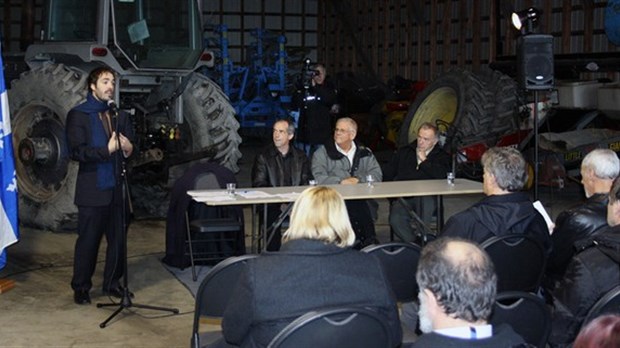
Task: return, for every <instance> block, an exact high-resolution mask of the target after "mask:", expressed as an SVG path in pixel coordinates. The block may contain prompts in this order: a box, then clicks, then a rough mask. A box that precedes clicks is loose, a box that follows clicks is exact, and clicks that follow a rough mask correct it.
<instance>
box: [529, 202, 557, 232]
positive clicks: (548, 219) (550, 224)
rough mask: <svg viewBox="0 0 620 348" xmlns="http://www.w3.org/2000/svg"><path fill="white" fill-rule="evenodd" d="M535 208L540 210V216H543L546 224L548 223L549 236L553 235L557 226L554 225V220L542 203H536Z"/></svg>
mask: <svg viewBox="0 0 620 348" xmlns="http://www.w3.org/2000/svg"><path fill="white" fill-rule="evenodd" d="M534 208H535V209H536V210H538V212H539V213H540V215H542V217H543V218H544V219H545V222H546V223H547V228H548V229H549V234H552V233H553V228H554V227H555V224H554V223H553V220H551V217H550V216H549V214H547V211H546V210H545V207H544V206H543V205H542V203H540V201H536V202H534Z"/></svg>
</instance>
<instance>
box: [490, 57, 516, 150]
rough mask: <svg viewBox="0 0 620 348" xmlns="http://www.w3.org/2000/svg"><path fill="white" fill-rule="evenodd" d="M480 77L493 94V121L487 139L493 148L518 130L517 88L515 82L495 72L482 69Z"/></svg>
mask: <svg viewBox="0 0 620 348" xmlns="http://www.w3.org/2000/svg"><path fill="white" fill-rule="evenodd" d="M481 77H482V79H483V80H484V81H485V83H486V84H487V89H488V90H490V91H494V92H495V97H494V102H495V109H494V113H493V121H492V122H491V125H490V129H489V133H488V137H487V145H489V146H493V145H495V144H496V143H497V141H498V140H499V138H500V137H501V136H503V135H505V134H508V133H512V132H515V131H517V130H519V117H518V112H517V108H518V102H519V95H518V93H519V88H518V87H517V82H516V81H515V80H513V79H512V78H511V77H510V76H508V75H505V74H502V73H501V72H499V71H497V70H492V69H488V68H487V69H483V70H482V71H481Z"/></svg>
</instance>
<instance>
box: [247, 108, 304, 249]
mask: <svg viewBox="0 0 620 348" xmlns="http://www.w3.org/2000/svg"><path fill="white" fill-rule="evenodd" d="M294 135H295V125H294V124H293V121H292V120H291V119H281V120H277V121H276V122H275V123H274V124H273V143H271V144H269V145H267V146H266V147H265V148H264V149H263V151H262V152H261V153H259V154H258V155H257V156H256V159H255V160H254V166H253V167H252V186H253V187H280V186H299V185H306V184H308V181H309V180H310V179H311V177H312V174H311V173H310V163H309V161H308V158H307V157H306V154H305V153H304V152H303V151H301V150H299V149H297V148H295V147H294V146H292V145H291V140H292V139H293V136H294ZM284 207H285V206H284ZM282 208H283V206H282V205H280V204H270V205H269V208H268V209H267V226H271V224H273V222H274V221H275V220H276V219H277V217H278V215H280V212H281V209H282ZM280 236H281V234H280V228H279V227H278V228H277V229H276V230H275V231H274V233H273V236H272V237H271V241H270V242H269V244H268V245H267V250H269V251H276V250H279V249H280V243H281V242H280Z"/></svg>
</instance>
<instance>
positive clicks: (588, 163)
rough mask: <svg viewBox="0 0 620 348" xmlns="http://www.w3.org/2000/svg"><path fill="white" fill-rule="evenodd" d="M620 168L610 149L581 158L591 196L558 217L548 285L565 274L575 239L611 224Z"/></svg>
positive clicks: (592, 152) (552, 239) (548, 287)
mask: <svg viewBox="0 0 620 348" xmlns="http://www.w3.org/2000/svg"><path fill="white" fill-rule="evenodd" d="M619 171H620V160H618V156H617V155H616V153H615V152H613V151H612V150H609V149H596V150H593V151H591V152H590V153H588V154H587V155H586V156H585V157H584V158H583V161H582V162H581V182H582V183H583V188H584V191H585V194H586V197H587V198H588V199H587V200H586V202H585V203H582V204H579V205H577V206H575V207H573V208H571V209H568V210H566V211H563V212H562V213H560V215H558V218H557V219H556V221H555V228H554V229H553V234H552V235H551V241H552V242H553V251H552V252H551V255H550V256H549V261H548V262H547V272H546V279H545V287H546V288H547V289H549V290H552V289H553V286H554V285H553V283H554V282H556V281H558V280H559V279H561V278H562V276H563V275H564V271H566V266H568V263H569V262H570V259H571V257H572V256H573V255H574V254H575V243H579V242H580V241H583V240H586V239H588V238H589V237H591V236H592V235H593V234H594V233H595V232H596V231H597V230H599V229H600V228H602V227H607V202H608V196H609V191H610V189H611V185H612V184H613V182H614V179H615V178H616V177H617V176H618V172H619Z"/></svg>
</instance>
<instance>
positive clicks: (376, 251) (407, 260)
mask: <svg viewBox="0 0 620 348" xmlns="http://www.w3.org/2000/svg"><path fill="white" fill-rule="evenodd" d="M362 251H363V252H365V253H368V254H371V255H374V256H376V257H377V258H378V259H379V261H380V262H381V265H382V266H383V271H384V272H385V274H386V277H387V279H388V282H389V283H390V286H391V287H392V291H393V292H394V295H396V300H397V301H398V302H409V301H413V300H415V299H417V298H418V283H417V282H416V279H415V274H416V270H417V268H418V261H419V260H420V247H419V246H417V245H416V244H413V243H405V242H392V243H386V244H378V245H369V246H367V247H365V248H364V249H362Z"/></svg>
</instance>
